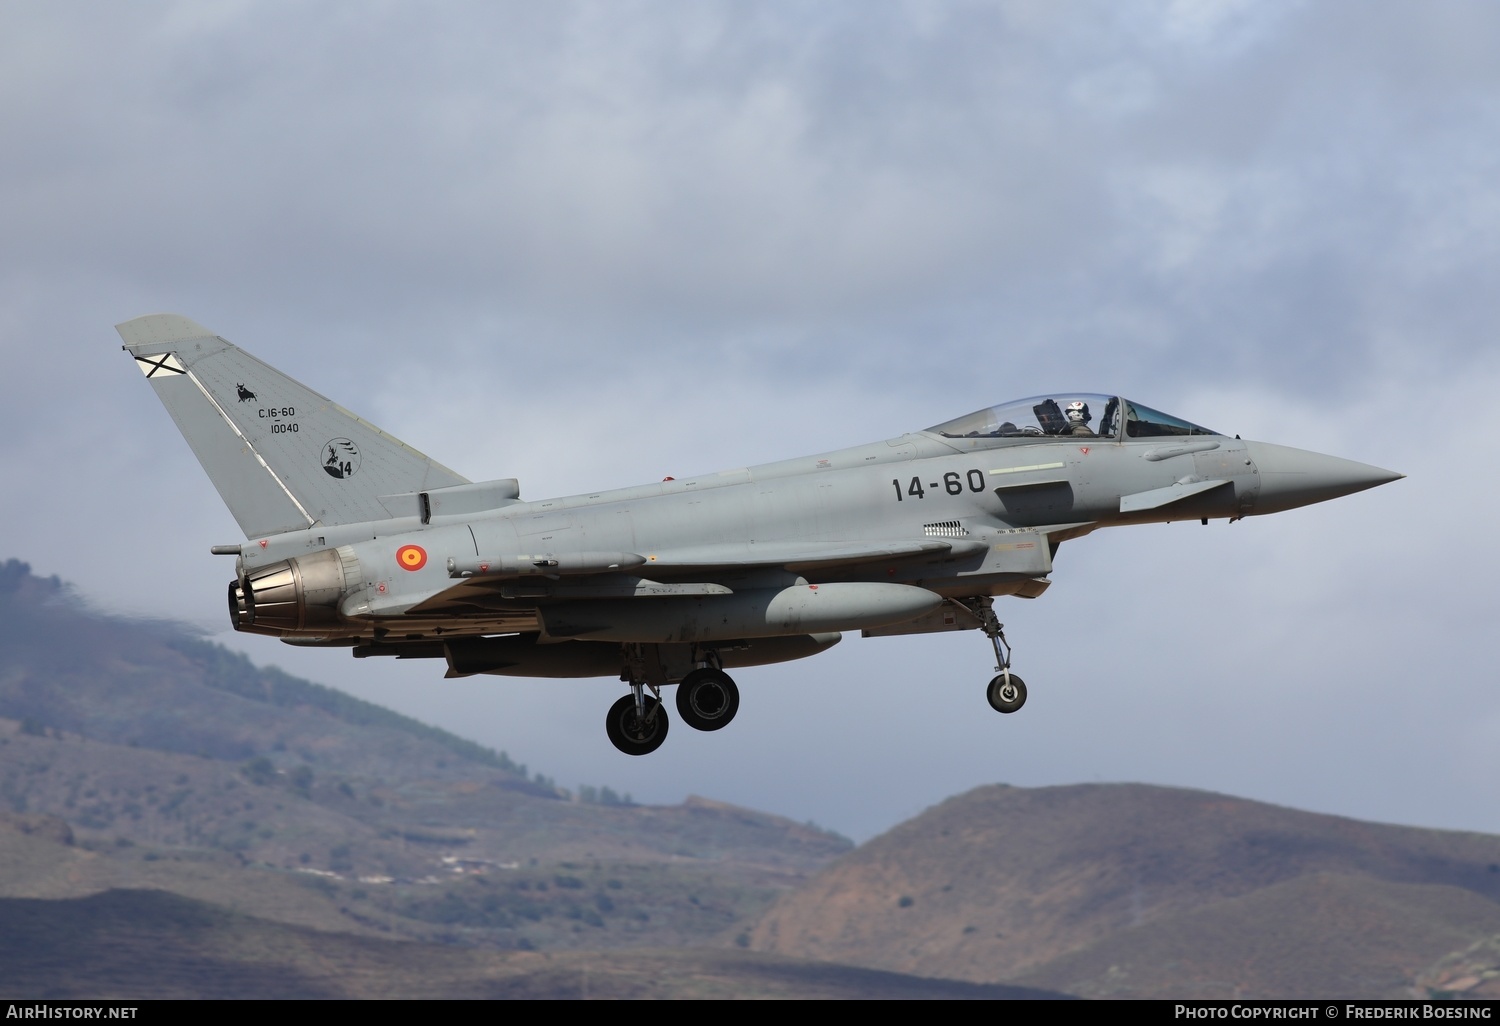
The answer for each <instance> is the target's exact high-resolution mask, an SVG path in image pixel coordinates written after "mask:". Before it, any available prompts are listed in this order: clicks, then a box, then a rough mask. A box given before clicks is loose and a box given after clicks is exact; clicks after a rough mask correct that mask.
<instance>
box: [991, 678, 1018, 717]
mask: <svg viewBox="0 0 1500 1026" xmlns="http://www.w3.org/2000/svg"><path fill="white" fill-rule="evenodd" d="M988 698H989V700H990V706H991V707H992V708H994V710H995V711H996V712H1003V713H1013V712H1015V711H1016V710H1017V709H1019V708H1021V706H1023V705H1025V704H1026V682H1025V681H1024V680H1022V679H1021V678H1020V677H1017V676H1016V675H1015V674H1014V673H1013V674H1011V675H1010V683H1008V684H1007V683H1006V681H1005V674H1003V673H1002V674H1000V675H999V676H997V677H996V678H995V679H994V680H992V681H990V686H989V691H988Z"/></svg>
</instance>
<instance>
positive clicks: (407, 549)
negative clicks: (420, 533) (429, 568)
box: [396, 545, 427, 570]
mask: <svg viewBox="0 0 1500 1026" xmlns="http://www.w3.org/2000/svg"><path fill="white" fill-rule="evenodd" d="M396 562H397V563H399V564H400V565H401V569H403V570H420V569H422V568H423V567H424V566H426V565H427V550H426V549H424V548H422V546H420V545H403V546H401V547H400V548H399V549H397V550H396Z"/></svg>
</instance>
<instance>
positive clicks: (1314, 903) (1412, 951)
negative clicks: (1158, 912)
mask: <svg viewBox="0 0 1500 1026" xmlns="http://www.w3.org/2000/svg"><path fill="white" fill-rule="evenodd" d="M1497 925H1500V905H1497V904H1495V903H1494V902H1492V901H1487V900H1486V899H1484V898H1481V897H1479V896H1477V895H1476V894H1474V892H1473V891H1466V890H1461V889H1459V888H1456V887H1442V886H1432V885H1418V884H1394V883H1387V882H1385V881H1382V880H1374V879H1371V878H1370V877H1362V876H1340V875H1337V874H1333V873H1314V874H1311V875H1308V876H1299V877H1297V878H1295V879H1293V880H1288V881H1286V882H1284V883H1279V884H1273V885H1272V886H1270V887H1264V888H1261V889H1260V890H1258V891H1253V892H1251V893H1250V894H1247V895H1245V896H1243V897H1240V898H1230V899H1228V900H1225V901H1220V902H1215V903H1214V904H1212V905H1209V906H1207V907H1205V908H1203V909H1200V910H1197V911H1193V912H1175V913H1171V914H1168V915H1165V916H1162V917H1161V918H1160V919H1157V920H1154V921H1152V922H1150V923H1147V924H1146V925H1144V926H1138V927H1134V928H1131V929H1128V930H1122V931H1120V932H1118V933H1115V934H1111V935H1110V936H1109V937H1106V938H1104V939H1103V940H1101V941H1099V942H1098V943H1096V944H1093V945H1090V946H1089V947H1087V948H1084V949H1083V950H1082V951H1078V952H1074V953H1072V954H1069V955H1063V956H1062V957H1061V958H1057V959H1054V960H1053V961H1051V962H1049V963H1047V964H1046V965H1044V966H1041V967H1039V968H1037V969H1034V970H1032V971H1031V972H1028V973H1024V974H1022V975H1021V976H1020V977H1019V978H1018V980H1017V982H1020V983H1025V984H1028V985H1031V986H1039V987H1051V988H1053V989H1061V990H1066V991H1068V992H1069V993H1073V994H1078V995H1079V996H1081V997H1090V998H1154V999H1163V1000H1165V999H1173V998H1176V999H1183V998H1205V999H1211V998H1247V999H1249V998H1292V999H1295V998H1388V999H1389V998H1397V999H1399V998H1410V997H1427V996H1428V992H1427V990H1426V989H1417V988H1414V982H1416V978H1417V977H1418V975H1419V972H1420V970H1421V968H1422V967H1424V966H1429V965H1431V964H1432V963H1433V960H1434V958H1436V957H1441V956H1442V955H1444V954H1446V953H1448V952H1450V951H1452V950H1453V948H1454V947H1455V946H1456V945H1460V944H1468V943H1469V942H1470V941H1471V940H1472V939H1473V938H1474V937H1475V936H1476V935H1479V934H1485V933H1492V932H1493V931H1495V930H1496V928H1497ZM1461 978H1462V976H1461V975H1460V974H1453V976H1452V979H1451V980H1450V981H1449V982H1450V983H1451V982H1452V981H1453V980H1459V979H1461Z"/></svg>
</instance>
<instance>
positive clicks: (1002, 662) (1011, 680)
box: [965, 595, 1026, 713]
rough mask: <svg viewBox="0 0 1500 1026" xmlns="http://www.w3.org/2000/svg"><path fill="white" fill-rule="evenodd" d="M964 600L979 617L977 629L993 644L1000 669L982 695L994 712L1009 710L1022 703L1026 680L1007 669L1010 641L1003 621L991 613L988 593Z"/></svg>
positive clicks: (993, 611) (1010, 711) (1023, 701)
mask: <svg viewBox="0 0 1500 1026" xmlns="http://www.w3.org/2000/svg"><path fill="white" fill-rule="evenodd" d="M965 604H966V605H968V607H969V608H970V609H971V610H973V612H974V615H976V616H978V617H979V626H980V629H981V630H983V631H984V636H985V637H987V638H989V639H990V644H992V645H994V646H995V669H997V670H999V671H1000V672H999V673H998V674H997V675H996V676H995V677H994V679H992V680H991V681H990V683H989V687H988V688H986V689H985V697H986V698H988V699H989V702H990V707H991V708H992V709H994V710H995V711H996V712H1002V713H1013V712H1015V711H1016V710H1017V709H1020V708H1021V706H1023V705H1025V704H1026V682H1025V681H1023V680H1022V679H1021V678H1020V677H1018V676H1016V675H1015V674H1013V673H1011V672H1010V643H1009V642H1008V641H1006V640H1005V624H1003V623H1001V622H1000V621H999V620H998V619H997V618H996V617H995V609H994V602H993V600H992V599H990V598H989V596H987V595H985V596H980V597H979V598H975V599H970V600H969V601H968V602H967V603H965Z"/></svg>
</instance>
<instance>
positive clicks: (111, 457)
mask: <svg viewBox="0 0 1500 1026" xmlns="http://www.w3.org/2000/svg"><path fill="white" fill-rule="evenodd" d="M1497 46H1500V7H1496V6H1495V5H1492V4H1488V3H1482V2H1479V0H1475V2H1471V3H1454V2H1441V0H1430V2H1428V3H1424V4H1411V3H1403V2H1383V0H1349V2H1336V0H1329V2H1319V3H1295V2H1266V0H1245V2H1240V0H1162V2H1156V3H1150V2H1141V3H1133V4H1128V5H1127V4H1117V3H1113V2H1097V3H1091V2H1074V3H1068V2H1052V0H1045V2H1044V0H1035V2H994V3H965V2H957V0H955V2H948V3H937V2H933V3H917V2H912V3H897V2H888V3H881V2H861V3H837V2H825V3H820V4H807V3H798V2H788V3H775V2H766V3H731V2H712V0H691V2H673V0H654V2H646V3H629V2H622V0H616V2H607V3H554V4H546V5H537V4H534V3H501V2H484V3H472V4H471V3H462V2H456V0H455V2H452V3H444V4H399V3H375V2H351V3H335V2H326V3H320V4H316V5H308V4H302V3H290V2H286V3H276V2H250V0H222V2H207V0H191V2H183V3H168V2H157V3H153V2H147V0H142V2H137V3H131V4H121V5H101V4H97V3H70V2H59V0H45V2H30V0H9V2H7V3H6V4H5V5H4V6H3V7H0V139H3V140H4V142H3V145H0V198H3V202H0V352H3V354H4V357H5V361H4V367H5V373H4V374H3V375H0V430H3V433H4V438H3V442H0V481H3V482H4V484H3V485H0V526H3V532H4V538H3V551H0V558H3V557H11V556H13V557H17V558H20V559H24V560H26V561H28V562H29V563H31V564H32V566H33V568H34V569H35V571H36V572H38V573H41V574H44V575H45V574H58V575H60V576H61V577H63V578H64V579H66V580H69V581H71V582H73V584H74V585H75V586H76V588H77V590H78V592H79V593H80V594H81V595H82V596H83V597H84V598H86V599H87V600H88V601H89V602H91V603H93V604H94V605H95V606H97V607H99V608H101V609H106V610H112V611H121V612H130V613H135V614H146V615H152V616H162V617H170V618H174V619H178V620H182V621H186V622H188V623H191V624H194V625H198V626H201V627H202V628H203V629H204V630H206V631H209V632H211V633H212V634H213V635H214V636H216V637H217V638H218V639H219V640H222V641H223V642H224V643H225V644H229V645H232V646H234V647H236V648H240V649H242V650H244V651H246V652H247V653H249V654H250V655H251V657H252V658H254V659H255V660H257V661H258V662H262V663H274V664H276V665H279V666H281V667H283V668H284V669H286V670H288V671H290V672H293V673H296V674H299V675H301V676H305V677H309V678H311V679H314V680H317V681H320V682H323V683H326V684H330V685H333V686H335V687H339V688H342V689H345V690H347V691H350V692H352V693H354V694H357V695H360V696H362V697H366V698H370V699H372V700H375V701H379V702H382V703H385V704H389V705H391V706H394V707H396V708H399V709H400V710H402V711H404V712H408V713H410V714H413V715H416V716H418V717H420V718H422V719H425V720H428V721H430V722H434V723H438V724H440V725H443V726H445V727H448V728H450V729H453V730H455V731H457V732H459V733H462V734H465V735H467V736H469V737H472V738H474V739H476V740H479V741H481V742H483V743H485V744H488V745H491V746H493V747H495V748H498V749H504V750H505V751H507V752H508V753H509V754H510V755H511V756H512V757H513V758H516V759H518V760H519V761H522V762H525V763H527V764H528V765H529V766H530V767H531V768H532V769H533V770H536V771H540V772H543V773H546V774H547V775H549V776H551V777H553V778H554V779H556V781H557V782H558V783H559V784H562V785H564V786H568V787H576V786H577V785H579V784H591V785H595V786H598V785H600V784H607V785H609V786H611V787H613V788H615V789H616V790H619V791H625V792H629V793H630V794H632V795H633V796H634V797H635V798H636V799H637V800H640V801H648V802H663V803H671V802H677V801H680V800H681V799H682V798H683V797H685V796H686V795H688V794H699V795H704V796H707V797H711V798H717V799H722V800H726V801H731V802H735V803H739V804H742V805H747V806H751V807H754V808H758V809H763V810H766V811H769V812H775V813H780V814H783V815H787V816H791V817H793V818H796V819H798V820H813V821H815V822H817V823H819V824H820V825H822V826H825V827H829V828H831V829H835V830H838V831H840V832H842V833H844V834H846V835H848V836H850V837H853V838H855V839H856V840H864V839H867V838H869V837H871V836H873V835H875V834H877V833H879V832H881V831H883V830H885V829H887V828H888V827H890V826H892V825H894V824H896V823H898V822H900V821H902V820H904V819H907V818H909V817H911V816H913V815H915V814H916V813H918V812H920V811H921V810H922V809H924V808H925V807H927V806H929V805H931V804H933V803H935V802H937V801H940V800H942V799H943V798H945V797H948V796H949V795H952V794H955V793H958V792H961V791H964V790H967V789H969V788H971V787H974V786H977V785H981V784H988V783H994V782H999V781H1003V782H1008V783H1012V784H1018V785H1027V786H1035V785H1045V784H1059V783H1074V782H1089V781H1146V782H1151V783H1161V784H1171V785H1178V786H1183V787H1194V788H1206V789H1211V790H1217V791H1223V792H1228V793H1231V794H1235V795H1240V796H1244V797H1249V798H1255V799H1260V800H1265V801H1271V802H1277V803H1281V804H1286V805H1292V806H1296V807H1300V808H1305V809H1312V810H1316V811H1323V812H1332V813H1338V814H1343V815H1348V816H1354V817H1359V818H1367V819H1376V820H1382V821H1388V822H1398V823H1409V824H1416V825H1424V826H1439V827H1449V828H1455V829H1466V830H1481V831H1488V832H1500V800H1497V794H1496V785H1495V781H1497V780H1500V687H1497V683H1500V681H1497V676H1500V675H1497V673H1496V671H1495V668H1494V660H1493V658H1492V656H1491V654H1490V642H1489V640H1488V638H1489V631H1490V629H1491V621H1492V620H1493V619H1494V615H1495V612H1496V608H1497V603H1496V600H1495V597H1494V585H1495V581H1496V580H1497V578H1500V542H1497V540H1496V533H1497V528H1496V526H1495V523H1494V512H1495V510H1496V508H1497V505H1500V489H1497V487H1496V483H1495V478H1496V472H1497V469H1500V459H1497V457H1496V455H1495V453H1496V446H1495V444H1494V443H1492V441H1491V438H1492V436H1493V435H1494V434H1495V432H1496V428H1497V426H1500V409H1497V407H1496V399H1497V394H1500V346H1497V345H1496V342H1495V341H1494V338H1495V332H1496V327H1495V326H1496V325H1497V324H1500V289H1497V288H1496V287H1495V284H1494V280H1495V278H1496V272H1497V270H1500V185H1497V183H1500V62H1496V61H1495V60H1494V56H1493V55H1494V53H1495V51H1496V48H1497ZM155 312H175V313H181V314H184V315H186V316H188V317H191V318H193V319H194V320H197V321H199V322H201V323H203V324H205V325H207V326H208V327H210V328H211V329H213V330H214V331H216V332H218V333H219V334H222V335H224V336H225V337H226V338H229V339H230V340H231V341H234V342H236V343H238V344H240V345H242V346H243V347H245V348H246V349H248V350H250V351H251V352H253V353H255V354H257V355H259V356H261V357H262V358H263V359H266V360H268V361H269V362H271V363H273V364H275V365H277V366H279V367H282V368H283V369H285V370H287V371H289V372H291V373H292V374H293V375H294V376H296V377H298V378H299V379H301V380H302V381H304V382H305V383H306V384H308V385H309V386H311V387H313V388H315V389H317V390H318V391H321V392H323V393H325V394H327V395H330V396H331V397H333V398H335V399H337V400H338V401H339V402H341V403H343V404H344V405H346V406H348V407H350V408H352V409H354V410H356V411H357V412H359V413H360V414H362V415H363V416H365V417H367V418H368V419H370V420H373V421H374V422H376V423H377V424H379V425H381V426H382V427H383V428H385V429H386V430H388V431H390V432H392V433H394V434H396V435H398V436H400V437H401V438H403V439H405V440H406V441H408V442H409V443H411V444H412V445H415V446H416V447H417V448H419V449H422V450H423V451H425V452H427V453H429V454H431V455H433V456H434V457H436V458H437V459H439V460H440V461H442V462H444V463H446V464H448V465H449V466H451V467H453V468H454V469H455V470H457V471H459V472H460V473H462V474H464V475H465V476H467V477H469V478H471V479H474V480H483V479H487V478H496V477H511V476H514V477H518V478H519V479H520V481H521V486H522V494H523V496H524V497H527V498H542V497H546V496H549V495H558V494H572V493H575V492H579V491H593V490H598V489H600V488H604V487H610V486H617V485H628V484H637V483H641V482H646V481H652V480H659V479H660V478H661V477H663V476H665V475H667V474H672V475H676V476H684V475H687V474H691V473H695V472H700V471H710V470H718V469H724V468H729V467H737V466H744V465H747V464H755V463H761V462H768V461H771V460H775V459H780V458H783V457H788V456H795V455H802V454H806V453H811V452H818V451H822V450H826V449H830V448H835V447H839V446H842V445H850V444H856V443H860V442H864V441H869V440H873V439H879V438H886V437H891V436H894V435H898V434H901V433H902V432H904V431H908V430H912V429H917V428H921V427H924V426H926V425H929V424H933V423H936V422H939V421H942V420H946V419H948V418H950V417H953V416H956V415H958V414H961V413H965V412H968V411H969V410H972V409H975V408H978V407H981V406H988V405H991V404H994V403H998V402H1002V401H1005V400H1009V399H1014V398H1018V397H1021V396H1028V395H1034V394H1036V393H1039V392H1044V391H1048V390H1053V389H1058V390H1062V389H1076V390H1082V391H1092V392H1118V393H1123V394H1125V395H1128V396H1130V397H1132V398H1134V399H1137V400H1139V401H1141V402H1143V403H1145V404H1147V405H1149V406H1152V407H1155V408H1158V409H1162V410H1166V411H1170V412H1172V413H1175V414H1177V415H1179V416H1181V417H1184V418H1187V419H1189V420H1193V421H1196V422H1198V423H1202V424H1207V425H1209V426H1211V427H1214V428H1217V429H1219V430H1222V431H1225V432H1228V433H1231V434H1232V433H1239V434H1242V435H1243V436H1245V437H1246V438H1255V439H1260V440H1264V441H1270V442H1277V443H1281V444H1287V445H1293V446H1298V447H1302V448H1309V449H1316V450H1319V451H1323V452H1330V453H1334V454H1337V455H1341V456H1345V457H1349V458H1352V459H1357V460H1361V461H1364V462H1368V463H1373V464H1377V465H1379V466H1383V467H1388V468H1391V469H1394V470H1398V471H1401V472H1404V473H1406V474H1407V475H1409V476H1408V478H1407V479H1406V480H1404V481H1400V482H1397V483H1395V484H1391V485H1387V486H1385V487H1382V488H1379V489H1376V490H1374V491H1371V492H1366V493H1362V494H1359V495H1356V496H1351V497H1347V498H1344V499H1341V500H1337V501H1335V502H1332V503H1328V504H1325V505H1323V506H1319V507H1313V508H1309V509H1304V510H1298V511H1293V512H1290V513H1284V514H1278V515H1276V516H1273V517H1266V518H1256V519H1251V520H1248V521H1245V522H1241V523H1236V524H1233V525H1229V526H1226V525H1225V524H1224V523H1223V522H1222V521H1220V522H1215V523H1213V524H1212V525H1210V526H1209V527H1207V528H1204V527H1200V526H1198V525H1197V524H1196V523H1194V524H1190V525H1188V524H1174V525H1169V526H1160V527H1138V528H1128V529H1123V530H1119V531H1114V532H1103V533H1100V534H1096V535H1094V536H1092V537H1090V538H1086V539H1082V540H1080V541H1077V542H1072V543H1069V544H1068V545H1066V546H1065V547H1064V548H1063V549H1062V551H1061V552H1060V553H1059V556H1058V560H1057V569H1056V572H1055V574H1054V576H1053V579H1054V585H1053V587H1052V589H1051V590H1050V591H1049V592H1048V593H1047V594H1046V595H1045V596H1044V597H1043V598H1041V599H1040V600H1037V601H1035V602H1023V601H1019V600H1007V601H1003V602H1001V603H1000V604H999V607H998V608H999V610H1000V612H1001V618H1002V619H1003V620H1005V621H1006V623H1007V627H1008V631H1007V633H1008V634H1009V635H1010V638H1011V640H1012V642H1013V644H1014V645H1015V652H1016V654H1015V659H1016V669H1017V671H1018V672H1020V673H1021V674H1023V675H1024V676H1025V678H1026V679H1027V681H1028V683H1029V685H1030V688H1031V699H1030V702H1029V703H1028V705H1027V708H1026V709H1025V710H1024V711H1023V712H1022V713H1020V714H1018V715H1015V716H1007V717H1001V716H999V715H996V714H994V713H992V712H990V710H989V707H988V706H987V704H986V703H985V700H984V684H985V682H986V681H987V680H988V679H989V677H990V676H991V675H992V673H993V669H992V666H993V659H992V655H991V653H990V651H989V647H988V645H987V643H986V642H985V640H984V639H983V638H982V637H981V636H979V635H938V636H928V637H913V638H904V639H901V638H897V639H879V640H861V639H859V638H857V637H847V638H846V640H845V642H844V643H843V644H842V645H840V646H838V647H837V648H836V649H834V650H833V651H831V652H829V653H828V654H825V655H823V656H820V657H818V658H816V659H811V660H806V661H802V662H798V663H788V664H783V665H780V666H772V667H765V668H758V669H751V670H744V671H741V672H740V673H739V674H738V679H739V682H740V685H741V690H742V694H743V703H742V706H741V711H740V714H739V717H738V719H737V720H736V722H735V723H734V725H733V726H732V727H730V728H728V729H726V730H724V731H722V732H720V733H718V734H699V733H696V732H694V731H691V730H688V729H686V728H684V727H682V726H681V725H680V724H679V725H677V726H676V729H674V731H673V733H672V735H671V737H670V738H669V739H668V741H667V743H666V745H665V746H664V747H663V748H662V749H661V750H660V751H659V752H657V753H656V754H655V755H653V756H650V757H647V758H641V759H633V758H630V757H627V756H624V755H620V754H619V753H617V752H616V751H615V750H614V749H613V748H612V747H610V745H609V743H608V742H607V741H606V739H605V737H604V730H603V718H604V710H605V709H606V708H607V706H608V705H609V703H610V702H611V701H612V700H613V699H614V697H615V696H616V695H617V694H618V693H619V692H620V685H619V684H618V683H617V682H612V681H607V680H601V681H583V682H565V681H524V680H511V679H506V678H480V679H470V680H464V681H445V680H444V679H442V674H441V670H442V667H441V666H439V665H435V664H431V663H424V662H402V663H401V664H399V665H397V664H395V663H394V662H393V661H392V662H385V661H380V660H362V661H360V662H358V663H356V662H354V661H353V660H351V659H349V658H348V657H347V654H340V653H318V652H305V651H293V650H290V649H288V648H286V647H285V646H282V645H280V644H278V643H276V642H275V641H273V640H270V639H264V638H257V637H252V636H238V635H234V634H233V633H232V632H228V631H227V623H226V620H227V617H226V614H225V611H224V607H223V601H224V600H223V595H224V586H225V582H226V581H227V580H228V579H229V577H230V576H231V575H232V561H230V560H227V559H224V558H222V557H213V556H211V555H209V553H208V550H209V546H211V545H213V544H215V543H223V542H232V541H238V540H239V539H240V535H239V532H238V530H237V528H236V526H235V524H234V521H233V520H232V519H231V518H230V517H229V515H228V513H227V512H226V511H225V510H224V509H223V507H222V506H221V504H220V502H219V500H218V497H217V495H216V493H215V492H214V491H213V489H212V487H211V486H210V485H209V483H208V481H207V479H206V478H205V477H204V476H203V475H202V474H201V472H200V470H199V468H198V466H197V464H196V462H195V461H194V459H193V457H192V455H191V453H190V451H189V450H188V448H187V446H186V445H185V444H184V443H183V442H182V440H181V438H180V437H179V436H178V435H177V433H176V431H175V429H174V428H173V426H172V423H171V421H170V420H169V418H168V417H167V415H166V413H165V411H164V410H162V409H161V407H160V406H159V405H158V403H157V401H156V399H155V396H154V395H153V394H152V393H151V390H150V389H149V388H148V387H147V386H146V384H145V383H144V382H143V381H142V380H141V377H140V374H139V373H138V372H137V371H136V370H135V368H134V365H133V364H132V362H131V361H130V360H129V359H128V357H126V356H125V355H124V354H122V353H121V352H120V351H119V340H118V338H117V337H116V335H115V333H114V330H113V328H112V325H114V324H115V323H117V322H120V321H124V320H127V319H129V318H132V317H135V316H138V315H141V314H145V313H155Z"/></svg>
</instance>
